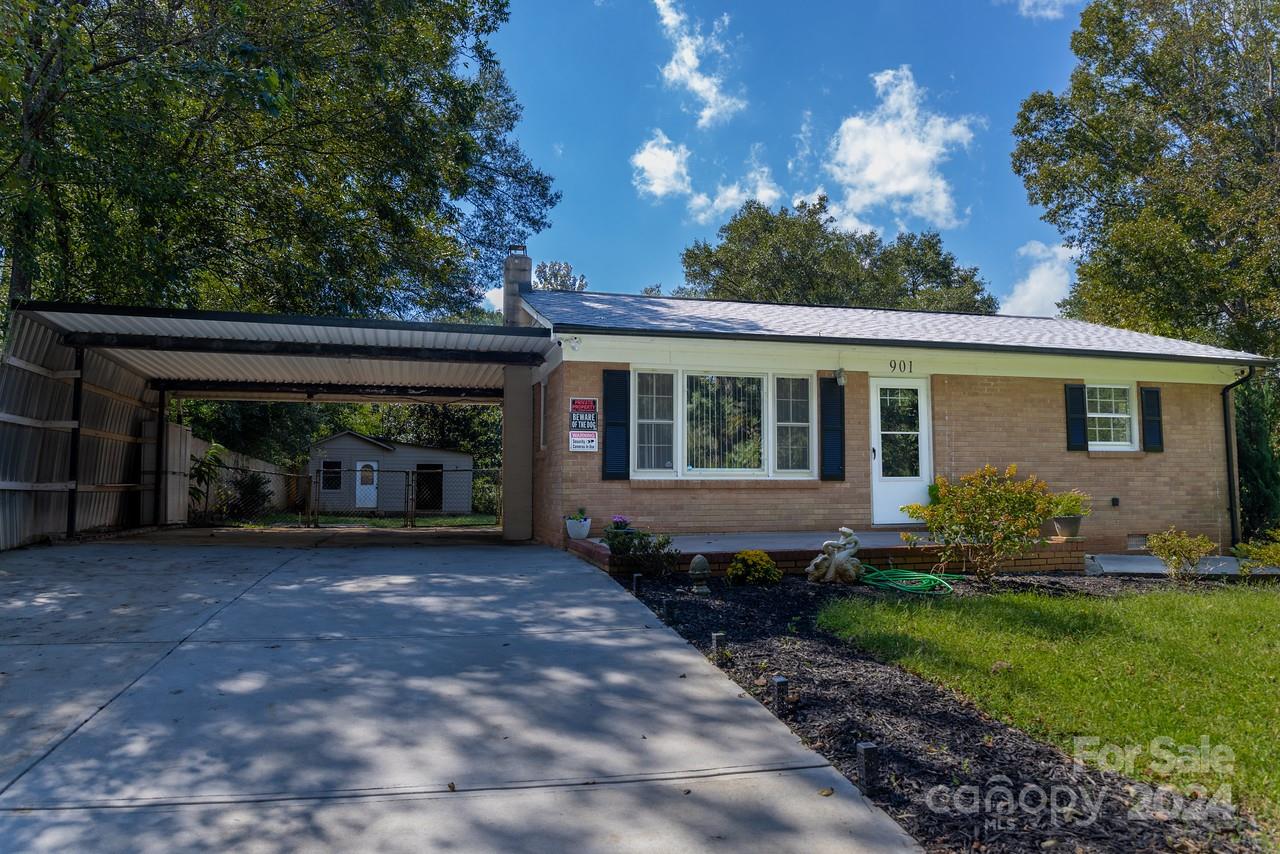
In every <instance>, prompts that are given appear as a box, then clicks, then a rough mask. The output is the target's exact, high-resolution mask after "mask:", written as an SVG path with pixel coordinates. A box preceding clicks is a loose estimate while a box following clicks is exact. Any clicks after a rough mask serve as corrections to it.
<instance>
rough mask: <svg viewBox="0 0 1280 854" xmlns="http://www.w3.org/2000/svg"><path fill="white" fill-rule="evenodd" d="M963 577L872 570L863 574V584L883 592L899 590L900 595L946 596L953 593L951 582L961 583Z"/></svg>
mask: <svg viewBox="0 0 1280 854" xmlns="http://www.w3.org/2000/svg"><path fill="white" fill-rule="evenodd" d="M962 578H964V576H963V575H952V574H947V573H938V574H936V575H935V574H933V573H929V572H912V571H911V570H909V569H871V568H868V569H867V571H866V572H864V573H863V574H862V579H861V581H862V583H863V584H867V585H869V586H871V587H877V588H879V589H881V590H897V591H898V592H900V593H920V594H924V595H927V596H946V595H947V594H948V593H950V592H951V591H952V588H951V584H950V583H949V582H952V581H959V580H960V579H962Z"/></svg>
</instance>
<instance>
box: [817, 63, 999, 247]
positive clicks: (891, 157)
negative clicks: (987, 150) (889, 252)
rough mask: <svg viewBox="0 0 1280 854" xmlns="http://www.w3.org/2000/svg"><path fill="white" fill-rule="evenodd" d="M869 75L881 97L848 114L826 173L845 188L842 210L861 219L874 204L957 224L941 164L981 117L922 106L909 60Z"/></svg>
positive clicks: (965, 141) (927, 219)
mask: <svg viewBox="0 0 1280 854" xmlns="http://www.w3.org/2000/svg"><path fill="white" fill-rule="evenodd" d="M871 79H872V82H873V83H874V84H875V88H876V95H877V96H878V97H879V99H880V103H879V104H878V105H877V106H876V108H875V109H874V110H872V111H871V112H869V113H858V114H856V115H852V116H849V117H848V118H846V119H845V120H844V121H843V122H842V123H841V124H840V129H839V130H838V131H836V134H835V136H834V138H833V139H832V141H831V147H830V151H829V154H828V157H829V159H828V162H827V164H826V169H827V172H828V173H829V174H830V175H831V177H832V178H834V179H835V180H836V182H837V183H838V184H839V187H840V189H841V190H842V191H843V198H841V199H839V200H838V202H839V208H840V211H841V214H842V215H843V216H844V217H845V218H846V219H849V220H850V221H855V220H856V221H861V220H860V218H861V217H862V216H863V215H864V214H865V213H867V212H868V211H870V210H871V209H873V208H876V207H879V206H882V205H888V206H889V207H890V208H891V209H892V210H893V211H894V212H895V213H896V214H899V215H910V216H914V217H917V218H919V219H921V220H924V221H925V222H927V223H929V224H930V225H932V226H935V227H937V228H951V227H953V226H956V225H958V224H959V223H960V218H959V217H958V216H957V214H956V205H955V199H954V198H953V197H952V194H951V185H950V184H948V183H947V180H946V178H944V177H943V176H942V172H941V171H940V167H941V165H942V164H943V163H944V162H946V160H947V158H948V156H949V155H950V152H951V150H952V149H954V148H956V147H957V146H958V147H961V148H964V147H967V146H968V145H969V142H970V141H971V140H972V139H973V127H974V126H975V125H976V124H978V123H979V120H978V119H975V118H974V117H972V116H955V117H948V116H943V115H940V114H938V113H933V112H930V111H929V110H928V109H926V108H925V106H924V95H925V90H924V89H922V88H920V87H919V86H917V85H916V81H915V77H914V76H913V75H912V73H911V68H910V66H907V65H903V66H900V67H899V68H896V69H887V70H885V71H881V72H880V73H878V74H873V75H872V76H871ZM833 201H835V200H833ZM834 208H835V205H833V210H834Z"/></svg>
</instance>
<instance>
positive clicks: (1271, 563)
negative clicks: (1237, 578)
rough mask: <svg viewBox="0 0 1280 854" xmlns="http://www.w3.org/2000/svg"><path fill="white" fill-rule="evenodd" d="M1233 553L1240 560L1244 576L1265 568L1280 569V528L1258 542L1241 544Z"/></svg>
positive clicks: (1252, 541)
mask: <svg viewBox="0 0 1280 854" xmlns="http://www.w3.org/2000/svg"><path fill="white" fill-rule="evenodd" d="M1233 551H1234V552H1235V556H1236V557H1238V558H1239V559H1240V573H1241V574H1242V575H1248V574H1249V573H1251V572H1253V571H1254V570H1255V569H1262V568H1263V567H1280V528H1274V529H1272V530H1271V531H1268V532H1267V533H1266V534H1265V535H1263V536H1262V537H1259V538H1258V539H1256V540H1250V541H1249V542H1247V543H1241V544H1240V545H1238V546H1236V547H1235V549H1234V550H1233Z"/></svg>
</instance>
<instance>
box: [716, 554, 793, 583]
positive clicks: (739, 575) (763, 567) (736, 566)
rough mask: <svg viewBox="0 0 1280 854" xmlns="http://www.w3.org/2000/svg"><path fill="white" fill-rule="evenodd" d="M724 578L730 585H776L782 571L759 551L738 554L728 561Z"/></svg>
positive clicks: (771, 559)
mask: <svg viewBox="0 0 1280 854" xmlns="http://www.w3.org/2000/svg"><path fill="white" fill-rule="evenodd" d="M725 578H726V579H728V581H729V583H730V584H777V583H778V582H779V581H781V580H782V570H780V569H778V565H777V564H776V563H774V562H773V558H771V557H769V556H768V555H767V554H765V553H764V552H762V551H760V550H759V549H747V550H746V551H741V552H738V553H737V554H736V555H734V556H733V560H731V561H729V568H728V570H726V571H725Z"/></svg>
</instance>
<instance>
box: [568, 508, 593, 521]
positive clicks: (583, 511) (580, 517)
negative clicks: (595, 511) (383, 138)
mask: <svg viewBox="0 0 1280 854" xmlns="http://www.w3.org/2000/svg"><path fill="white" fill-rule="evenodd" d="M564 518H566V519H571V520H572V521H574V522H582V521H584V520H585V519H586V518H587V508H585V507H579V508H578V509H577V511H576V512H574V513H570V514H569V515H568V516H565V517H564Z"/></svg>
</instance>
